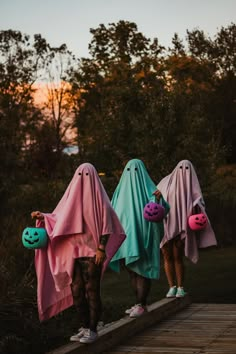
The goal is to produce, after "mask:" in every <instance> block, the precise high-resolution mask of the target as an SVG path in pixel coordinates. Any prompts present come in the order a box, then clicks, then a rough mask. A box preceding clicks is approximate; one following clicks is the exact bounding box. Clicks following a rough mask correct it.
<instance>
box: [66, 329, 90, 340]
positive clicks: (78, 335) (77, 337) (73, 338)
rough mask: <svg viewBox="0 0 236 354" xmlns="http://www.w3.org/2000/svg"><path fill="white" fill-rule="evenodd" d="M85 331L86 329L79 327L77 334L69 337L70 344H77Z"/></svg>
mask: <svg viewBox="0 0 236 354" xmlns="http://www.w3.org/2000/svg"><path fill="white" fill-rule="evenodd" d="M86 330H87V328H83V327H81V328H80V329H79V331H78V333H76V334H73V336H71V337H70V341H71V342H79V340H80V338H81V337H83V335H84V332H85V331H86Z"/></svg>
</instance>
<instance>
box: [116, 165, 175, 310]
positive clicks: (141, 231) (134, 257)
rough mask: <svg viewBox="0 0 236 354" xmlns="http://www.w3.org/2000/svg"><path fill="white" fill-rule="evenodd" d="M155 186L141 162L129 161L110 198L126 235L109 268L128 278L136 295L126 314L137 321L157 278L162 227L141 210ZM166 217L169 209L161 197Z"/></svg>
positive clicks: (151, 195)
mask: <svg viewBox="0 0 236 354" xmlns="http://www.w3.org/2000/svg"><path fill="white" fill-rule="evenodd" d="M154 191H156V185H155V183H154V182H153V181H152V179H151V178H150V176H149V174H148V172H147V169H146V167H145V165H144V163H143V162H142V161H141V160H138V159H133V160H130V161H129V162H128V163H127V165H126V166H125V168H124V171H123V173H122V176H121V178H120V181H119V183H118V185H117V187H116V190H115V192H114V194H113V197H112V201H111V203H112V206H113V208H114V209H115V211H116V213H117V215H118V217H119V219H120V222H121V224H122V226H123V228H124V230H125V233H126V235H127V237H126V240H125V241H124V242H123V244H122V245H121V247H120V248H119V250H118V251H117V253H116V254H115V255H114V257H113V258H112V259H111V262H110V268H111V269H112V270H114V271H116V272H119V271H120V266H121V264H122V265H124V266H125V268H126V269H127V271H128V272H129V275H130V280H131V285H132V287H133V288H134V291H135V295H136V305H134V306H133V307H132V308H131V309H128V310H126V313H127V314H129V315H130V317H138V316H140V315H142V314H143V313H144V312H145V311H146V303H147V297H148V294H149V292H150V288H151V279H158V278H159V275H160V241H161V238H162V237H163V232H164V230H163V223H162V222H159V223H156V222H149V221H147V220H145V219H144V217H143V209H144V206H145V205H146V204H147V203H148V202H149V201H155V196H153V192H154ZM159 203H160V204H162V205H163V207H164V208H165V211H166V213H165V214H167V213H168V211H169V205H168V204H167V203H166V201H165V200H164V199H163V198H162V197H161V198H160V200H159Z"/></svg>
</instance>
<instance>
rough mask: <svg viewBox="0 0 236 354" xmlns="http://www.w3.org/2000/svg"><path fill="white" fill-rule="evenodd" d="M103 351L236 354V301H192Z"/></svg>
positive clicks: (105, 353) (122, 353)
mask: <svg viewBox="0 0 236 354" xmlns="http://www.w3.org/2000/svg"><path fill="white" fill-rule="evenodd" d="M102 353H103V354H153V353H159V354H160V353H163V354H166V353H168V354H179V353H181V354H226V353H227V354H236V304H191V305H190V306H188V307H187V308H186V309H183V310H182V311H181V312H178V313H177V314H174V315H172V316H170V317H169V318H168V319H166V320H163V321H162V322H160V323H157V324H155V325H153V326H152V327H150V328H148V329H145V330H143V331H142V332H140V333H138V334H135V335H134V336H133V337H131V338H129V339H127V340H126V341H125V342H124V343H121V344H120V345H118V346H116V347H114V348H112V349H110V350H108V351H103V352H102Z"/></svg>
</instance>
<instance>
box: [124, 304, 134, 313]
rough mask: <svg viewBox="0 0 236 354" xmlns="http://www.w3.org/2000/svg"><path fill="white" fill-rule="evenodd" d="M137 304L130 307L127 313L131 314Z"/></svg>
mask: <svg viewBox="0 0 236 354" xmlns="http://www.w3.org/2000/svg"><path fill="white" fill-rule="evenodd" d="M135 306H136V305H134V306H132V307H130V309H127V310H125V313H126V315H129V314H130V313H131V312H132V311H133V309H134V308H135Z"/></svg>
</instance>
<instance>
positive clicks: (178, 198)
mask: <svg viewBox="0 0 236 354" xmlns="http://www.w3.org/2000/svg"><path fill="white" fill-rule="evenodd" d="M157 188H158V189H159V190H160V192H161V193H162V195H163V197H164V199H165V200H166V201H167V202H168V203H169V205H170V211H169V214H168V215H167V217H166V219H165V221H164V229H165V231H164V237H163V239H162V241H161V245H160V247H162V246H163V245H164V244H165V243H166V242H168V241H170V240H171V239H173V238H174V237H176V236H178V235H181V239H184V240H185V256H186V257H188V258H189V259H190V260H191V261H192V262H193V263H197V261H198V258H199V254H198V248H205V247H209V246H214V245H216V244H217V241H216V237H215V234H214V231H213V229H212V226H211V223H210V221H209V219H208V217H207V214H206V210H205V203H204V200H203V196H202V192H201V188H200V185H199V181H198V178H197V174H196V172H195V169H194V167H193V165H192V163H191V162H190V161H188V160H182V161H180V162H179V163H178V164H177V166H176V167H175V169H174V170H173V171H172V172H171V173H170V174H169V175H168V176H166V177H164V178H163V179H162V180H161V181H160V183H159V184H158V185H157ZM196 206H198V207H199V208H200V210H201V212H202V213H204V214H205V215H206V217H207V219H208V223H207V226H206V228H205V229H203V230H201V231H198V233H196V232H194V231H192V230H191V229H190V228H189V226H188V217H189V216H191V215H192V214H193V210H194V208H195V207H196Z"/></svg>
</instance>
